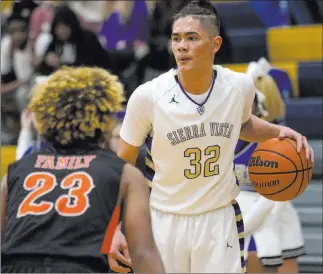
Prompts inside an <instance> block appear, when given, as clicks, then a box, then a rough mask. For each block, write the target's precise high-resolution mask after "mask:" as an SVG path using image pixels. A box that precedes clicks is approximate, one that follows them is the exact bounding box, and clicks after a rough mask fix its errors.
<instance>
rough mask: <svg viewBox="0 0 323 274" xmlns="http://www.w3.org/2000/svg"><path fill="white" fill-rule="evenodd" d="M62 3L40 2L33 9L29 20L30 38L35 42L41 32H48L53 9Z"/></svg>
mask: <svg viewBox="0 0 323 274" xmlns="http://www.w3.org/2000/svg"><path fill="white" fill-rule="evenodd" d="M62 3H64V1H61V0H56V1H41V2H40V4H39V6H38V7H37V8H35V10H34V11H33V13H32V15H31V20H30V37H31V38H32V39H33V40H36V39H37V37H38V35H39V34H40V33H41V32H49V31H50V26H51V23H52V21H53V16H54V9H55V7H57V6H59V5H61V4H62Z"/></svg>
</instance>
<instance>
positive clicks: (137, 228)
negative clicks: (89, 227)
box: [120, 165, 165, 273]
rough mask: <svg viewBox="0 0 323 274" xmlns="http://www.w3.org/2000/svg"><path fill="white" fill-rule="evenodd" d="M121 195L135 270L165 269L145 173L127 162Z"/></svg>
mask: <svg viewBox="0 0 323 274" xmlns="http://www.w3.org/2000/svg"><path fill="white" fill-rule="evenodd" d="M120 199H123V203H124V207H123V216H122V220H123V226H124V230H125V235H126V239H127V242H128V246H129V251H130V255H131V261H132V266H133V269H134V271H135V272H138V273H139V272H141V273H165V270H164V266H163V263H162V260H161V257H160V254H159V251H158V249H157V247H156V244H155V241H154V237H153V232H152V226H151V217H150V206H149V190H148V186H147V184H146V180H145V178H144V176H143V175H142V173H141V172H140V171H139V170H138V169H137V168H135V167H133V166H131V165H125V167H124V171H123V175H122V182H121V189H120Z"/></svg>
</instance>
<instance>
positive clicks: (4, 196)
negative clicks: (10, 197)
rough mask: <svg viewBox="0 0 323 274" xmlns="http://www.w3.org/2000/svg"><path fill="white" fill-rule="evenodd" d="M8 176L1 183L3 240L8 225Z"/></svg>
mask: <svg viewBox="0 0 323 274" xmlns="http://www.w3.org/2000/svg"><path fill="white" fill-rule="evenodd" d="M7 192H8V189H7V176H5V177H4V178H3V179H2V182H1V238H2V239H3V232H4V231H5V225H6V212H7V211H6V210H7Z"/></svg>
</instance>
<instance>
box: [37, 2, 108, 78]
mask: <svg viewBox="0 0 323 274" xmlns="http://www.w3.org/2000/svg"><path fill="white" fill-rule="evenodd" d="M39 39H40V37H39ZM43 42H45V41H43ZM37 43H38V42H37V41H36V44H37ZM47 43H48V42H47ZM39 49H45V50H44V52H35V54H36V56H37V58H39V59H40V61H39V62H38V64H37V67H36V68H37V73H38V74H40V75H49V74H51V73H52V72H54V71H55V70H57V69H58V68H59V67H60V66H63V65H69V66H97V67H102V68H105V69H108V70H110V71H113V67H112V64H111V60H110V57H109V55H108V53H107V52H106V51H105V50H104V49H103V47H102V46H101V44H100V42H99V40H98V38H97V36H96V35H95V34H94V33H93V32H91V31H88V30H85V29H84V28H82V26H81V24H80V22H79V20H78V18H77V16H76V14H75V13H74V12H73V11H72V10H71V9H70V8H69V7H68V6H67V5H62V6H59V7H57V9H56V10H55V14H54V18H53V22H52V25H51V40H50V41H49V45H39Z"/></svg>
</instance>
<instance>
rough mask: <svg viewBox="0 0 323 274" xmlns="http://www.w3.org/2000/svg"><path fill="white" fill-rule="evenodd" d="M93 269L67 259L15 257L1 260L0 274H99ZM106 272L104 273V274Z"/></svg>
mask: <svg viewBox="0 0 323 274" xmlns="http://www.w3.org/2000/svg"><path fill="white" fill-rule="evenodd" d="M99 272H102V271H98V270H97V269H95V268H92V267H89V266H87V265H83V264H80V263H77V262H73V261H69V260H68V259H67V258H66V259H65V258H64V259H62V258H54V257H41V258H40V257H38V256H36V257H34V256H28V257H25V256H24V257H22V256H19V257H15V258H12V259H9V260H6V259H5V260H2V265H1V273H99ZM107 272H108V270H107V271H106V273H107Z"/></svg>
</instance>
